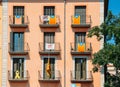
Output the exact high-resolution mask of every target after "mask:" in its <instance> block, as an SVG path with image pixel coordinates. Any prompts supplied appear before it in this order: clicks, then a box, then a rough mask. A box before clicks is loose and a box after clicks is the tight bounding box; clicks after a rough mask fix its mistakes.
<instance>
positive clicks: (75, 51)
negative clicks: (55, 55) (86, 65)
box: [70, 42, 92, 55]
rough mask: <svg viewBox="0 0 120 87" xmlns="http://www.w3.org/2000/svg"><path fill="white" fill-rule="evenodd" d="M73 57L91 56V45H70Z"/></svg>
mask: <svg viewBox="0 0 120 87" xmlns="http://www.w3.org/2000/svg"><path fill="white" fill-rule="evenodd" d="M70 46H71V54H72V55H90V54H91V52H92V46H91V43H75V42H73V43H70Z"/></svg>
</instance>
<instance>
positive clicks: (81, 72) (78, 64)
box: [75, 58, 86, 80]
mask: <svg viewBox="0 0 120 87" xmlns="http://www.w3.org/2000/svg"><path fill="white" fill-rule="evenodd" d="M85 78H86V58H75V79H76V80H81V79H85Z"/></svg>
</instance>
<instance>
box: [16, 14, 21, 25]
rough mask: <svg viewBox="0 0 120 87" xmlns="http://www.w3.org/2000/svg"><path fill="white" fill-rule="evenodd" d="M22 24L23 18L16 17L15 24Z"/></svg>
mask: <svg viewBox="0 0 120 87" xmlns="http://www.w3.org/2000/svg"><path fill="white" fill-rule="evenodd" d="M21 23H22V16H20V15H15V24H21Z"/></svg>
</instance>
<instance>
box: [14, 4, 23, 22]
mask: <svg viewBox="0 0 120 87" xmlns="http://www.w3.org/2000/svg"><path fill="white" fill-rule="evenodd" d="M18 18H19V21H18ZM13 23H14V24H17V23H20V24H21V23H22V24H24V6H14V7H13Z"/></svg>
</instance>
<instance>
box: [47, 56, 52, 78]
mask: <svg viewBox="0 0 120 87" xmlns="http://www.w3.org/2000/svg"><path fill="white" fill-rule="evenodd" d="M46 72H47V76H48V77H49V78H50V77H51V67H50V58H48V62H47V66H46Z"/></svg>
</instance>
